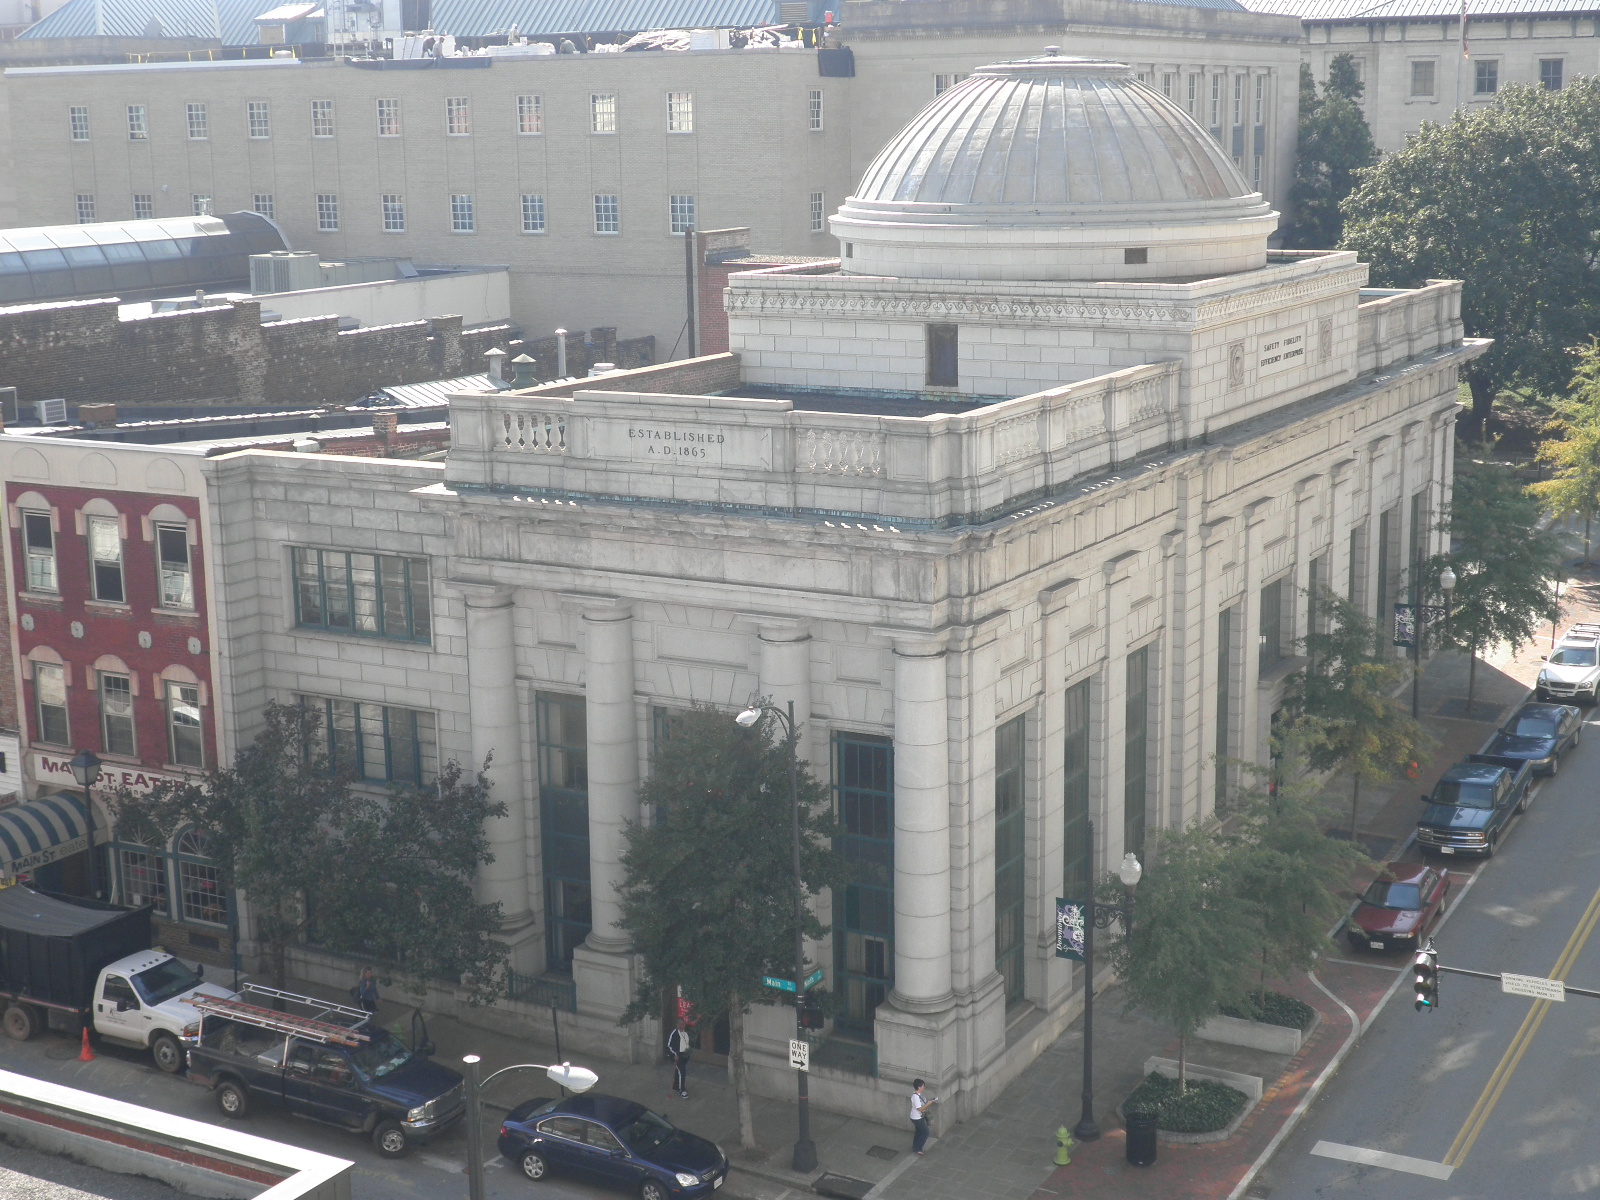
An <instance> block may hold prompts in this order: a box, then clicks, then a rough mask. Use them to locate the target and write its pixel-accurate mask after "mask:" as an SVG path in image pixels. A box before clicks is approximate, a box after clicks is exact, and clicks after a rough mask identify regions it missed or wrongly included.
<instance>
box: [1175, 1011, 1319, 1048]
mask: <svg viewBox="0 0 1600 1200" xmlns="http://www.w3.org/2000/svg"><path fill="white" fill-rule="evenodd" d="M1321 1021H1322V1016H1321V1014H1320V1013H1319V1014H1318V1015H1317V1016H1316V1017H1315V1018H1314V1019H1313V1020H1312V1022H1311V1028H1310V1029H1307V1030H1305V1031H1304V1032H1302V1031H1301V1030H1298V1029H1290V1028H1289V1027H1288V1026H1287V1025H1269V1024H1267V1023H1266V1022H1265V1021H1244V1020H1240V1019H1239V1018H1238V1017H1212V1018H1211V1020H1209V1021H1207V1022H1206V1023H1205V1024H1204V1025H1202V1026H1200V1029H1199V1032H1197V1033H1196V1034H1195V1036H1196V1037H1201V1038H1204V1039H1205V1040H1206V1041H1208V1042H1221V1043H1223V1044H1224V1045H1227V1046H1248V1047H1250V1049H1252V1050H1265V1051H1267V1052H1269V1053H1271V1054H1290V1055H1294V1054H1299V1053H1300V1047H1301V1046H1303V1045H1305V1041H1306V1039H1307V1038H1308V1037H1310V1036H1311V1035H1312V1033H1313V1032H1315V1030H1316V1028H1317V1026H1318V1025H1319V1024H1320V1023H1321Z"/></svg>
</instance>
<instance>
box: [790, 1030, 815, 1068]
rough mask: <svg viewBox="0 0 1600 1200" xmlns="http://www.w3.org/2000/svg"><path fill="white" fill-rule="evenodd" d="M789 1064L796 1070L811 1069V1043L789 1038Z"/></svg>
mask: <svg viewBox="0 0 1600 1200" xmlns="http://www.w3.org/2000/svg"><path fill="white" fill-rule="evenodd" d="M789 1065H790V1066H791V1067H793V1068H794V1069H795V1070H796V1071H809V1070H811V1043H810V1042H803V1041H801V1040H800V1039H799V1038H790V1039H789Z"/></svg>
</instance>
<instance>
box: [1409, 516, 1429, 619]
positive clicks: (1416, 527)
mask: <svg viewBox="0 0 1600 1200" xmlns="http://www.w3.org/2000/svg"><path fill="white" fill-rule="evenodd" d="M1426 501H1427V493H1425V492H1413V493H1412V494H1411V536H1410V537H1409V538H1408V539H1407V541H1406V545H1407V546H1409V547H1410V548H1411V562H1410V564H1409V569H1408V571H1407V574H1408V575H1409V577H1410V578H1409V580H1408V583H1407V586H1406V590H1407V591H1408V592H1409V593H1410V596H1411V603H1413V604H1421V603H1422V599H1423V598H1422V596H1420V595H1419V594H1418V592H1417V588H1418V586H1419V585H1420V584H1421V582H1422V555H1423V524H1424V522H1425V520H1426V516H1425V514H1424V511H1423V506H1424V504H1425V503H1426Z"/></svg>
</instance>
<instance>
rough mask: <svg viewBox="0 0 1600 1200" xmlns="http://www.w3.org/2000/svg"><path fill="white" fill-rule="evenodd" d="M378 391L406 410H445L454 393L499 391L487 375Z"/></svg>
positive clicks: (400, 386)
mask: <svg viewBox="0 0 1600 1200" xmlns="http://www.w3.org/2000/svg"><path fill="white" fill-rule="evenodd" d="M378 390H379V391H380V392H382V393H383V394H384V395H385V396H387V397H388V398H389V399H390V400H393V401H394V402H395V403H396V404H398V405H400V406H402V407H404V408H443V407H444V406H445V405H446V404H448V403H449V402H450V396H451V394H452V393H454V392H492V391H495V390H497V389H496V388H495V386H494V381H493V380H491V379H490V378H489V377H488V376H487V375H464V376H462V377H461V378H460V379H431V380H429V381H428V382H426V383H401V384H396V385H395V386H394V387H386V388H379V389H378ZM408 428H409V427H408Z"/></svg>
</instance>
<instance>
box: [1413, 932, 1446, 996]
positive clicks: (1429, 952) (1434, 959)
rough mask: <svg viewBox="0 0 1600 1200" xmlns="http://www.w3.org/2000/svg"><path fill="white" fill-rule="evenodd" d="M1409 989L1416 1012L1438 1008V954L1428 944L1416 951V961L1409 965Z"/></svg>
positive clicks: (1430, 943)
mask: <svg viewBox="0 0 1600 1200" xmlns="http://www.w3.org/2000/svg"><path fill="white" fill-rule="evenodd" d="M1411 970H1412V982H1411V988H1412V991H1413V993H1414V994H1415V997H1416V1000H1415V1007H1416V1010H1417V1011H1418V1012H1422V1011H1423V1010H1424V1009H1429V1008H1438V1007H1439V953H1438V951H1436V950H1435V949H1434V948H1433V943H1432V942H1429V943H1428V945H1427V946H1426V947H1424V948H1423V949H1421V950H1418V951H1417V957H1416V961H1415V962H1413V963H1412V965H1411Z"/></svg>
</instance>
